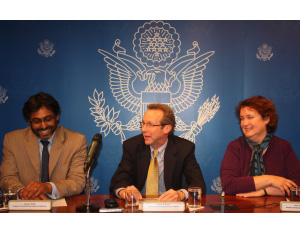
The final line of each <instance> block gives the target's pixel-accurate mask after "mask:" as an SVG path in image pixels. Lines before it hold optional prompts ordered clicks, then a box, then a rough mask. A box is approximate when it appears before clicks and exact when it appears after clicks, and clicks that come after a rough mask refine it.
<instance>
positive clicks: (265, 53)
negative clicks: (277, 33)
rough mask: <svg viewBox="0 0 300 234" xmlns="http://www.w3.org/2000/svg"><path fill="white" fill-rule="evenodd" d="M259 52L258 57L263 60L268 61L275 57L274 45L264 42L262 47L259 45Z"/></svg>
mask: <svg viewBox="0 0 300 234" xmlns="http://www.w3.org/2000/svg"><path fill="white" fill-rule="evenodd" d="M257 50H258V53H257V54H256V58H257V59H259V60H262V61H264V62H265V61H268V60H270V59H271V58H272V57H273V53H272V47H271V46H268V45H267V44H263V45H262V46H261V47H258V49H257Z"/></svg>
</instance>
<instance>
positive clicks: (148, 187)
mask: <svg viewBox="0 0 300 234" xmlns="http://www.w3.org/2000/svg"><path fill="white" fill-rule="evenodd" d="M175 125H176V121H175V116H174V112H173V110H172V109H171V108H170V107H169V106H167V105H164V104H151V105H149V106H148V110H147V111H146V113H145V114H144V117H143V120H142V122H141V128H142V134H140V135H138V136H135V137H132V138H130V139H128V140H126V141H124V143H123V156H122V160H121V162H120V164H119V166H118V169H117V171H116V172H115V174H114V175H113V177H112V179H111V184H110V192H111V193H112V194H113V195H115V196H118V197H121V198H123V199H124V197H125V196H124V194H125V191H126V190H135V191H136V192H137V193H138V194H139V193H142V194H146V195H159V198H158V200H159V201H181V200H184V199H186V198H187V196H188V194H187V188H188V187H189V186H193V187H201V188H202V192H203V193H205V191H206V187H205V182H204V179H203V176H202V172H201V169H200V167H199V164H198V163H197V161H196V158H195V152H194V151H195V144H194V143H192V142H190V141H188V140H185V139H183V138H180V137H177V136H175V135H174V134H173V132H174V129H175ZM151 164H152V165H157V166H151ZM150 168H151V169H150ZM152 168H156V169H155V173H153V169H152ZM153 174H156V175H155V179H152V178H153V177H152V176H153ZM183 176H185V178H186V183H187V185H183V183H182V181H183ZM149 178H150V179H149ZM149 181H151V182H149ZM153 181H156V182H155V183H153ZM139 196H140V194H139Z"/></svg>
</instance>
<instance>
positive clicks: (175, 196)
mask: <svg viewBox="0 0 300 234" xmlns="http://www.w3.org/2000/svg"><path fill="white" fill-rule="evenodd" d="M129 190H133V191H135V192H136V193H135V194H137V196H139V199H142V195H141V193H140V191H139V190H138V189H137V188H136V187H135V186H133V185H131V186H128V187H127V188H126V189H122V190H121V191H120V192H119V196H120V197H121V198H122V199H124V200H125V191H129ZM184 199H185V196H184V193H183V192H182V191H180V190H177V191H175V190H173V189H169V190H168V191H166V192H164V193H163V194H162V195H160V196H159V197H158V201H159V202H172V201H182V200H184Z"/></svg>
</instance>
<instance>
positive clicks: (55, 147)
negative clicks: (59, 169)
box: [49, 126, 65, 177]
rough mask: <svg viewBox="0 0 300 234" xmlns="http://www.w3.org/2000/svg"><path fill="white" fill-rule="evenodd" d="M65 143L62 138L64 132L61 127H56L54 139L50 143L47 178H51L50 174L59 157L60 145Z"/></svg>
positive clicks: (63, 137)
mask: <svg viewBox="0 0 300 234" xmlns="http://www.w3.org/2000/svg"><path fill="white" fill-rule="evenodd" d="M64 141H65V136H64V131H63V129H62V127H61V126H58V127H57V129H56V131H55V135H54V139H53V142H52V146H51V151H50V158H49V177H51V174H52V172H53V169H54V167H55V165H56V163H57V161H58V159H59V157H60V154H61V151H62V148H63V147H62V145H63V143H64Z"/></svg>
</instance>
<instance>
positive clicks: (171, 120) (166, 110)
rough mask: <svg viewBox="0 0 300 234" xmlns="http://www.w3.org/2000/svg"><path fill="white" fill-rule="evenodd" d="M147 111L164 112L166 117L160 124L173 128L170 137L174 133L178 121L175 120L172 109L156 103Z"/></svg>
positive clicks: (149, 106) (150, 105)
mask: <svg viewBox="0 0 300 234" xmlns="http://www.w3.org/2000/svg"><path fill="white" fill-rule="evenodd" d="M147 109H148V110H162V111H163V112H164V116H163V118H162V120H161V123H160V124H166V125H169V124H170V125H171V126H172V130H171V131H170V132H169V135H170V134H173V133H174V131H175V126H176V120H175V115H174V111H173V110H172V108H171V107H169V106H167V105H166V104H160V103H154V104H149V105H148V107H147Z"/></svg>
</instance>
